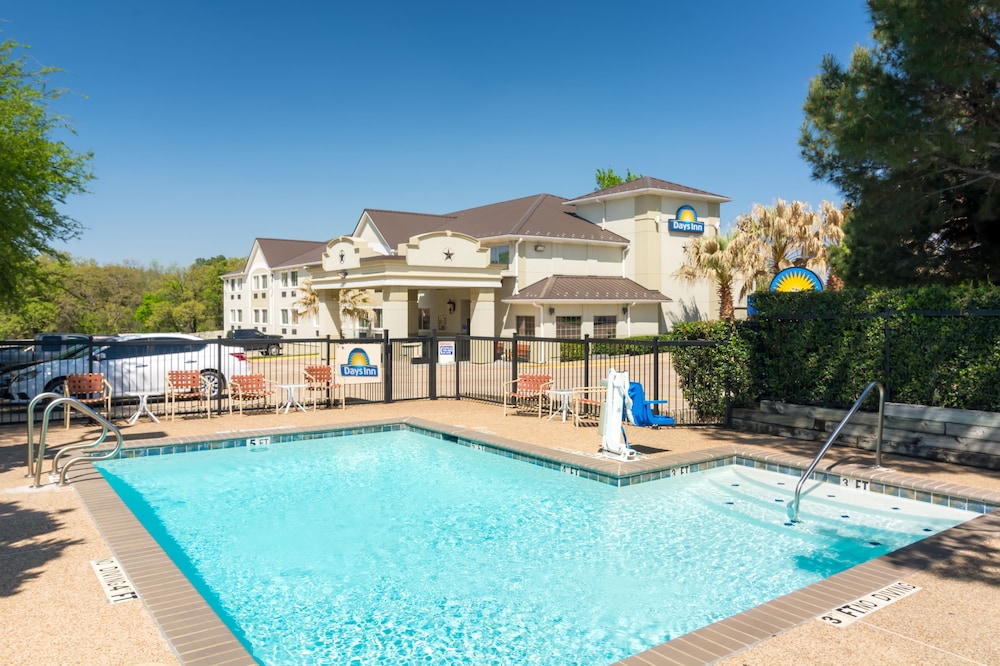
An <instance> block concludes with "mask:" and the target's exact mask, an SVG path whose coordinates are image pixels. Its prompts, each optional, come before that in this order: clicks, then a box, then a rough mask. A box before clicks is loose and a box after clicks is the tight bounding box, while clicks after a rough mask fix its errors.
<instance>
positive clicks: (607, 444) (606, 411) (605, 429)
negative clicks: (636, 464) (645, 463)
mask: <svg viewBox="0 0 1000 666" xmlns="http://www.w3.org/2000/svg"><path fill="white" fill-rule="evenodd" d="M628 386H629V381H628V372H615V371H614V369H611V370H609V371H608V393H607V397H606V399H605V401H604V407H603V409H601V418H600V421H599V426H598V428H599V429H600V431H601V448H600V453H603V454H604V455H605V456H607V457H608V458H615V459H616V460H621V461H622V462H626V461H629V460H635V458H636V456H637V455H638V454H637V453H636V452H635V450H634V449H633V448H632V447H631V446H629V444H628V438H627V437H626V436H625V426H623V425H622V422H623V421H624V419H625V417H624V412H625V411H626V410H627V409H628V407H629V397H628Z"/></svg>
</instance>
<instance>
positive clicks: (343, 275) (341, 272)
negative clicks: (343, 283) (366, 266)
mask: <svg viewBox="0 0 1000 666" xmlns="http://www.w3.org/2000/svg"><path fill="white" fill-rule="evenodd" d="M346 277H347V271H340V279H341V280H343V279H344V278H346Z"/></svg>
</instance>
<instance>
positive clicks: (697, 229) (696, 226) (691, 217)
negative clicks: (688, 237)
mask: <svg viewBox="0 0 1000 666" xmlns="http://www.w3.org/2000/svg"><path fill="white" fill-rule="evenodd" d="M669 222H670V231H686V232H688V233H694V234H703V233H705V225H704V224H702V223H701V222H699V221H698V213H696V212H694V208H692V207H691V206H681V207H680V208H678V209H677V217H676V218H674V219H672V220H669Z"/></svg>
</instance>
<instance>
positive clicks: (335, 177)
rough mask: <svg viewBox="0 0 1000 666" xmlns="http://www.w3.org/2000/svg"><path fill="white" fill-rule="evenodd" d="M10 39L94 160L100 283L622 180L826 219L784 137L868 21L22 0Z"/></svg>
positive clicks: (783, 6) (733, 11) (89, 247)
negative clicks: (48, 78) (132, 269)
mask: <svg viewBox="0 0 1000 666" xmlns="http://www.w3.org/2000/svg"><path fill="white" fill-rule="evenodd" d="M0 30H2V33H0V38H4V39H14V40H16V41H18V42H21V43H24V44H29V45H30V46H31V50H30V52H29V54H30V57H31V58H32V59H34V60H35V61H37V63H39V64H41V65H52V66H57V67H61V68H63V69H64V70H65V72H64V73H62V74H59V75H57V76H55V77H54V78H53V81H52V82H53V84H55V85H58V86H60V87H63V88H67V89H69V90H71V91H73V94H71V95H67V96H65V97H63V98H62V99H61V100H60V101H59V102H58V103H57V106H56V108H55V110H56V111H58V112H60V113H64V114H68V115H69V116H71V117H72V124H73V126H74V128H75V129H76V132H77V135H76V136H72V137H69V138H68V139H67V142H68V143H69V144H70V146H71V147H72V148H73V149H74V150H77V151H85V150H92V151H93V152H94V163H93V167H94V171H95V173H96V176H97V179H96V180H95V181H93V182H92V184H91V190H92V193H90V194H87V195H83V196H78V197H74V198H72V199H71V200H70V201H69V202H67V205H66V207H65V209H64V210H65V212H66V213H67V214H69V215H70V216H72V217H74V218H76V219H77V220H79V221H80V222H81V223H82V224H83V225H84V226H85V227H86V230H85V232H84V235H83V237H82V239H80V240H78V241H75V242H73V243H71V244H70V245H68V246H67V247H66V248H65V249H67V250H68V251H69V252H70V253H71V254H72V255H73V256H74V257H76V258H82V259H95V260H96V261H98V262H99V263H102V264H104V263H114V262H122V261H125V260H131V261H134V262H138V263H141V264H149V263H151V262H153V261H156V262H158V263H159V264H161V265H170V264H174V263H177V264H180V265H187V264H189V263H191V262H192V261H194V259H195V258H197V257H211V256H216V255H219V254H223V255H226V256H238V257H241V256H246V254H247V253H248V252H249V251H250V247H251V244H252V243H253V239H254V238H257V237H269V238H293V239H305V240H328V239H330V238H333V237H336V236H339V235H341V234H347V233H350V231H351V230H352V229H353V228H354V225H355V224H356V223H357V221H358V218H359V217H360V216H361V212H362V211H363V210H364V209H365V208H380V209H389V210H403V211H413V212H421V213H446V212H450V211H454V210H460V209H463V208H470V207H473V206H479V205H485V204H489V203H495V202H498V201H505V200H508V199H514V198H518V197H523V196H529V195H533V194H539V193H543V192H545V193H549V194H555V195H558V196H563V197H576V196H579V195H581V194H585V193H587V192H590V191H592V190H593V189H594V172H595V170H596V169H598V168H608V167H612V168H614V169H615V171H616V172H618V173H624V172H625V170H626V169H631V170H632V171H633V172H637V173H642V174H643V175H647V176H653V177H656V178H662V179H664V180H668V181H673V182H676V183H680V184H683V185H688V186H690V187H696V188H699V189H703V190H708V191H710V192H714V193H717V194H722V195H725V196H728V197H731V198H732V199H733V201H732V202H731V203H728V204H723V206H722V219H723V225H724V226H728V225H729V224H730V223H731V222H732V221H733V220H734V219H735V218H736V217H737V216H738V215H739V214H740V213H743V212H747V211H749V210H750V209H751V207H752V205H753V203H754V202H761V203H772V202H773V201H774V200H775V199H776V198H778V197H781V198H784V199H801V200H804V201H808V202H809V203H811V204H812V205H813V206H814V207H815V206H817V205H818V204H819V203H820V201H821V200H822V199H829V200H832V201H836V202H839V201H840V196H839V194H838V192H837V191H836V190H835V189H833V188H832V187H830V186H828V185H826V184H824V183H817V182H815V181H813V180H812V179H811V178H810V175H809V170H808V168H807V166H806V164H805V162H804V161H803V160H802V158H801V157H800V153H799V148H798V145H797V140H798V136H799V128H800V126H801V123H802V103H803V101H804V99H805V95H806V91H807V89H808V84H809V77H810V76H813V75H815V74H816V73H817V71H818V68H819V64H820V61H821V59H822V57H823V55H824V54H826V53H831V54H833V55H834V56H836V57H837V58H838V59H840V60H841V61H846V60H847V59H848V58H849V57H850V53H851V51H852V50H853V48H854V46H855V44H857V43H867V42H868V40H869V38H870V33H871V26H870V23H869V21H868V15H867V12H866V9H865V6H864V2H863V1H862V0H833V1H830V2H803V1H802V0H776V1H773V2H768V1H767V0H765V1H764V2H754V3H748V2H744V1H740V2H737V1H735V0H732V1H731V0H716V1H714V2H704V3H695V2H687V1H683V2H682V1H679V0H658V1H649V2H630V1H628V0H625V1H623V2H617V3H615V2H607V1H603V2H590V1H589V0H577V1H574V2H545V1H544V0H535V1H534V2H521V1H520V0H512V1H508V2H504V3H484V2H469V1H468V0H463V1H462V2H420V3H417V2H395V1H384V2H370V3H368V2H356V3H355V2H351V3H348V2H325V1H322V0H309V1H304V0H303V1H294V0H293V1H290V2H260V1H259V0H243V1H236V0H170V1H166V0H159V1H152V2H140V1H137V0H127V1H126V0H98V1H96V2H80V1H79V0H45V1H39V0H20V1H18V2H9V3H4V4H3V5H0Z"/></svg>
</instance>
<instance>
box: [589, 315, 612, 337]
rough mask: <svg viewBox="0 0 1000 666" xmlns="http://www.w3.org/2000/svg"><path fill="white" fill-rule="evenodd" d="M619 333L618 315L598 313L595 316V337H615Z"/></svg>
mask: <svg viewBox="0 0 1000 666" xmlns="http://www.w3.org/2000/svg"><path fill="white" fill-rule="evenodd" d="M617 333H618V317H616V316H615V315H611V316H607V315H598V316H596V317H594V337H595V338H613V337H615V335H617Z"/></svg>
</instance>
